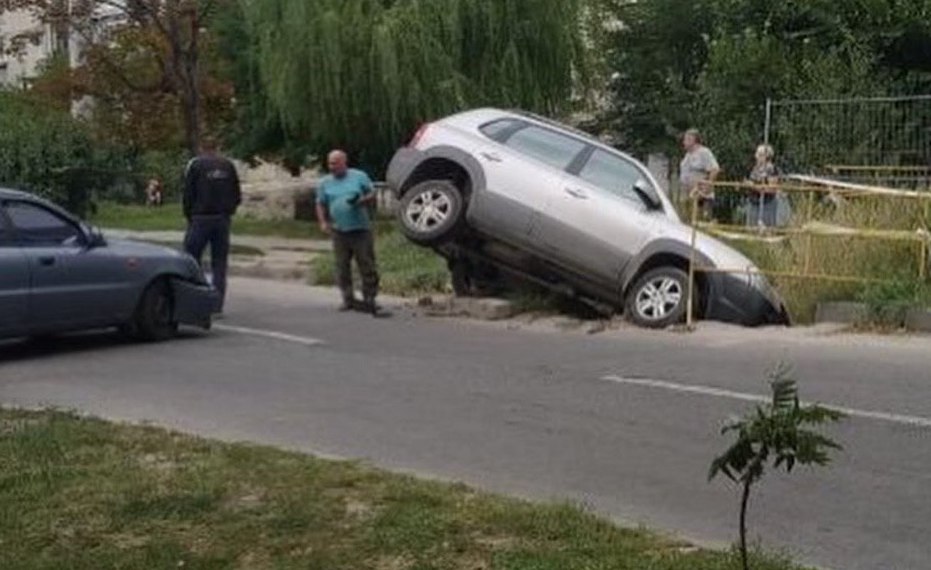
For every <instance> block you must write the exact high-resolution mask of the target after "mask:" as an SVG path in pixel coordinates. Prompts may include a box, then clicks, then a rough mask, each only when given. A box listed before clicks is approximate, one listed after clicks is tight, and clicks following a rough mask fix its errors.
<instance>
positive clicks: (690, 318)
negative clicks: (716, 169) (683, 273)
mask: <svg viewBox="0 0 931 570" xmlns="http://www.w3.org/2000/svg"><path fill="white" fill-rule="evenodd" d="M691 198H692V200H691V202H692V238H691V246H690V249H689V299H688V304H687V306H686V312H687V314H686V317H685V320H686V323H685V326H686V328H687V329H688V330H690V331H691V330H695V248H696V247H697V245H698V195H697V194H696V195H694V196H692V197H691Z"/></svg>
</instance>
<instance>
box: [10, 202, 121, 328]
mask: <svg viewBox="0 0 931 570" xmlns="http://www.w3.org/2000/svg"><path fill="white" fill-rule="evenodd" d="M5 211H6V213H7V215H8V217H9V219H10V221H11V222H12V225H13V229H14V231H15V232H16V236H17V240H18V242H19V244H20V245H21V246H22V251H23V253H24V254H25V256H26V258H27V260H28V263H29V267H30V273H31V292H30V296H29V306H28V312H29V314H28V318H29V322H30V325H31V326H33V327H34V328H36V329H42V330H54V329H58V328H84V327H93V326H98V325H99V326H103V325H109V324H115V323H116V322H117V321H119V320H122V319H123V318H125V317H126V316H127V315H126V312H127V300H128V299H129V295H130V288H131V285H130V283H129V281H128V271H127V265H126V262H125V261H124V260H119V259H117V258H114V257H113V256H110V255H108V253H107V252H106V251H105V248H99V249H92V248H90V247H88V246H89V243H88V238H89V236H88V235H87V234H86V233H85V231H84V229H83V228H81V227H80V226H79V225H78V224H77V223H75V222H74V221H73V220H71V219H68V218H66V217H64V216H63V215H61V214H59V213H58V212H56V211H53V210H52V209H50V208H47V207H45V206H44V205H42V204H39V203H35V202H30V201H10V202H7V203H6V205H5Z"/></svg>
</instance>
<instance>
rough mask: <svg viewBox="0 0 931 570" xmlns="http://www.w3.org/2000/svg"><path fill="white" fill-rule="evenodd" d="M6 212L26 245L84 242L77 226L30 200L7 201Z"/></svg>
mask: <svg viewBox="0 0 931 570" xmlns="http://www.w3.org/2000/svg"><path fill="white" fill-rule="evenodd" d="M5 209H6V213H7V215H8V216H9V218H10V221H11V222H13V227H14V228H16V234H17V237H18V239H19V242H20V244H21V245H23V246H25V247H50V246H62V245H64V246H76V245H80V244H82V243H84V234H83V232H81V230H80V229H78V227H77V226H75V225H74V224H72V223H71V222H70V221H68V220H66V219H64V218H62V217H61V216H59V215H58V214H55V213H54V212H51V211H49V210H46V209H45V208H43V207H41V206H38V205H35V204H30V203H28V202H7V204H6V208H5Z"/></svg>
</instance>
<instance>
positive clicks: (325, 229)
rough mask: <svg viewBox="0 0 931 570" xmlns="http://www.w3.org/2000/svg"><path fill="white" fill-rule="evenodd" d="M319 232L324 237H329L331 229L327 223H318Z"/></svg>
mask: <svg viewBox="0 0 931 570" xmlns="http://www.w3.org/2000/svg"><path fill="white" fill-rule="evenodd" d="M320 231H321V232H323V233H324V234H326V235H331V234H332V233H333V228H332V227H331V226H330V224H329V222H320Z"/></svg>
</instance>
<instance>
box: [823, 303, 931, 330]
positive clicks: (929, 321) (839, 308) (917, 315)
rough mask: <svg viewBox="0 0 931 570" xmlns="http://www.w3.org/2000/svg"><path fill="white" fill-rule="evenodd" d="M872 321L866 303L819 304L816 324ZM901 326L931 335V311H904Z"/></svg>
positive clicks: (924, 309)
mask: <svg viewBox="0 0 931 570" xmlns="http://www.w3.org/2000/svg"><path fill="white" fill-rule="evenodd" d="M870 319H871V315H870V308H869V306H868V305H867V304H866V303H854V302H847V301H842V302H834V303H819V304H818V308H817V311H816V313H815V323H816V324H840V325H859V324H863V323H868V322H869V321H870ZM896 320H899V319H896ZM901 326H902V327H904V328H905V329H906V330H909V331H913V332H925V333H931V309H926V308H920V307H912V308H910V309H905V310H903V311H902V313H901Z"/></svg>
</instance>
